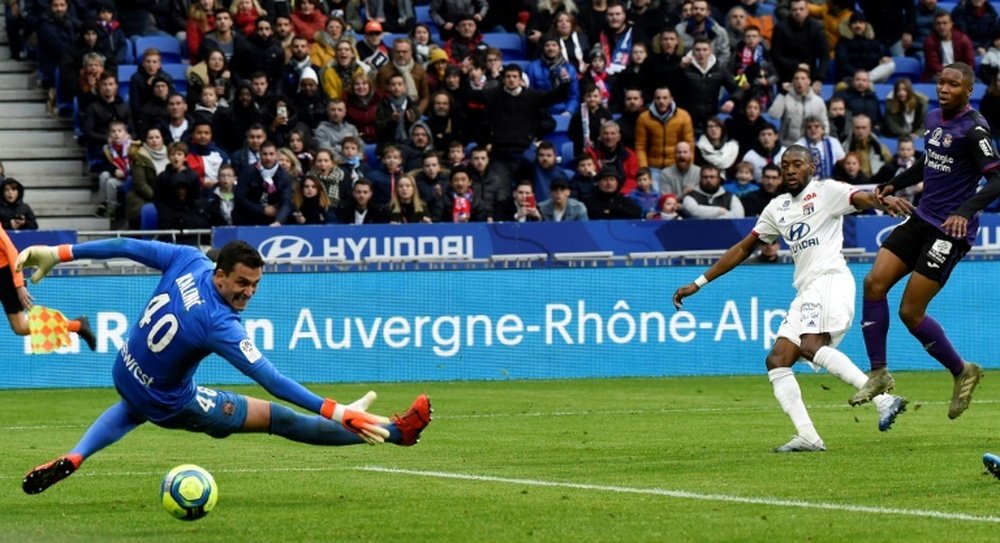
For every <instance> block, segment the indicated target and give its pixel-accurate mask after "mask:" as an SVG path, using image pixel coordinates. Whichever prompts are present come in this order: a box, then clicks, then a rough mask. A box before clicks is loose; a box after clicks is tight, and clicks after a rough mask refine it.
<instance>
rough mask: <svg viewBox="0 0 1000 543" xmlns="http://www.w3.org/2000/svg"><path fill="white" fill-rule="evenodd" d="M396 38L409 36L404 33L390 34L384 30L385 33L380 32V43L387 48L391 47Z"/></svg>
mask: <svg viewBox="0 0 1000 543" xmlns="http://www.w3.org/2000/svg"><path fill="white" fill-rule="evenodd" d="M398 38H409V36H408V35H406V34H390V33H388V32H386V33H385V34H382V43H383V44H385V46H386V47H388V48H389V49H392V44H393V43H395V42H396V40H397V39H398Z"/></svg>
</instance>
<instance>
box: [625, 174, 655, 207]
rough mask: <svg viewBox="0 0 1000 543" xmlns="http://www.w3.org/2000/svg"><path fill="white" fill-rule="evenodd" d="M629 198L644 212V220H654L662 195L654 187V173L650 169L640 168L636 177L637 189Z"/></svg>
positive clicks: (629, 194)
mask: <svg viewBox="0 0 1000 543" xmlns="http://www.w3.org/2000/svg"><path fill="white" fill-rule="evenodd" d="M627 196H628V197H629V198H631V199H632V201H634V202H635V203H636V205H638V206H639V209H641V210H642V218H644V219H651V218H653V216H654V215H655V214H656V212H657V206H658V204H659V203H660V193H659V192H657V191H656V187H654V186H653V173H652V172H651V171H650V169H649V168H639V173H638V174H636V177H635V189H634V190H633V191H632V192H630V193H628V195H627Z"/></svg>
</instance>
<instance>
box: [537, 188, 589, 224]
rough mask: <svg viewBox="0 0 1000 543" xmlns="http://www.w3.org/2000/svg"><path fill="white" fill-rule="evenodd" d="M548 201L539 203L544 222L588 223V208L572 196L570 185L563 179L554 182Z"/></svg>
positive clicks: (539, 210)
mask: <svg viewBox="0 0 1000 543" xmlns="http://www.w3.org/2000/svg"><path fill="white" fill-rule="evenodd" d="M549 195H550V198H549V199H548V200H543V201H541V202H539V203H538V212H539V213H540V214H541V215H542V220H545V221H553V222H571V221H586V220H588V217H587V206H585V205H583V202H581V201H579V200H577V199H575V198H573V197H571V196H570V187H569V183H567V182H566V179H564V178H562V177H557V178H555V179H553V180H552V185H550V186H549Z"/></svg>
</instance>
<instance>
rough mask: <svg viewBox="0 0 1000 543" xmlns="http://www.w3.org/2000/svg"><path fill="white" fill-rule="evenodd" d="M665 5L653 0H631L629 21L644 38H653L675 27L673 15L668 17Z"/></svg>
mask: <svg viewBox="0 0 1000 543" xmlns="http://www.w3.org/2000/svg"><path fill="white" fill-rule="evenodd" d="M657 4H659V5H657ZM665 4H666V3H657V2H653V0H631V1H630V2H629V9H628V15H627V16H628V20H629V21H630V22H632V24H634V25H636V28H638V29H639V30H641V31H642V34H643V35H644V36H647V37H653V36H655V35H656V34H657V33H659V32H660V31H661V30H663V29H664V28H668V27H670V26H673V21H674V18H673V16H672V15H670V16H668V14H667V12H666V11H667V10H666V7H665ZM642 43H646V42H642Z"/></svg>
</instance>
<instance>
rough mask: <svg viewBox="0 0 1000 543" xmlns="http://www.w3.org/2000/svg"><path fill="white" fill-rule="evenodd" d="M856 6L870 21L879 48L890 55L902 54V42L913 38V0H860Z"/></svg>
mask: <svg viewBox="0 0 1000 543" xmlns="http://www.w3.org/2000/svg"><path fill="white" fill-rule="evenodd" d="M858 6H860V7H861V10H862V11H864V13H865V15H866V16H867V17H868V21H870V22H871V25H872V28H873V29H874V30H875V39H876V40H878V42H879V45H880V46H881V49H882V50H883V51H886V52H888V53H889V54H890V55H892V56H903V50H904V43H907V42H909V43H912V39H913V35H912V32H913V27H914V24H915V20H916V19H915V16H916V6H915V2H914V0H860V1H859V2H858ZM907 34H909V36H907ZM838 62H839V59H838Z"/></svg>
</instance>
